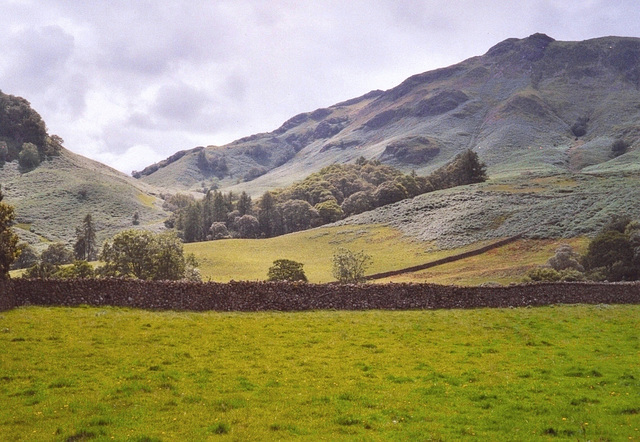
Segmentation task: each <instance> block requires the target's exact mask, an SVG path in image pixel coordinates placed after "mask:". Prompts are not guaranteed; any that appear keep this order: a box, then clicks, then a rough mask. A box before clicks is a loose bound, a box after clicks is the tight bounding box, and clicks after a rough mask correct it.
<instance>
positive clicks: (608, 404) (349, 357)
mask: <svg viewBox="0 0 640 442" xmlns="http://www.w3.org/2000/svg"><path fill="white" fill-rule="evenodd" d="M639 314H640V310H639V308H638V307H637V306H606V305H600V306H555V307H544V308H533V309H477V310H456V311H445V310H441V311H409V312H380V311H368V312H306V313H293V314H284V313H255V314H238V313H199V314H196V313H175V312H164V313H160V312H145V311H136V310H126V309H116V308H74V309H70V308H34V307H31V308H20V309H16V310H12V311H8V312H3V313H1V314H0V362H1V363H0V401H1V402H2V404H3V406H2V407H0V433H1V434H2V435H3V438H6V439H7V440H59V441H65V440H87V439H96V440H111V439H115V440H138V441H142V440H157V441H160V440H205V439H208V438H218V437H221V438H228V439H235V440H273V439H288V438H292V437H305V438H308V439H319V438H326V439H334V440H335V439H345V438H351V439H368V440H371V439H373V440H377V439H386V440H389V439H398V440H414V439H425V438H426V439H433V440H459V439H464V438H467V437H473V436H475V437H477V438H479V439H482V440H512V439H514V438H515V439H522V440H528V439H532V438H534V439H535V438H549V437H558V438H564V439H570V440H576V439H580V440H582V439H585V440H633V439H637V438H638V437H639V436H640V433H639V431H640V426H639V425H638V418H637V416H638V413H640V409H638V401H637V392H638V389H639V388H640V384H639V379H640V369H639V368H638V364H637V354H638V352H639V351H640V342H639V341H638V336H637V332H636V327H635V326H636V325H637V324H636V322H637V317H638V315H639Z"/></svg>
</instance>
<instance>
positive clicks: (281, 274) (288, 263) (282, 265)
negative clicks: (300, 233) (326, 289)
mask: <svg viewBox="0 0 640 442" xmlns="http://www.w3.org/2000/svg"><path fill="white" fill-rule="evenodd" d="M303 266H304V264H302V263H301V262H296V261H292V260H290V259H276V260H275V261H273V265H272V266H271V267H269V270H268V271H267V280H268V281H304V282H307V275H305V274H304V270H303V268H302V267H303Z"/></svg>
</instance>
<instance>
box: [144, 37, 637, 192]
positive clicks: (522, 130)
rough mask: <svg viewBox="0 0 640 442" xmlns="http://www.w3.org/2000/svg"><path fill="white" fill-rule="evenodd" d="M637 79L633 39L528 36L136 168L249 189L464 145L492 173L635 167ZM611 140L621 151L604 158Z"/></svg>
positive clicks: (421, 162)
mask: <svg viewBox="0 0 640 442" xmlns="http://www.w3.org/2000/svg"><path fill="white" fill-rule="evenodd" d="M639 86H640V39H636V38H621V37H604V38H598V39H593V40H587V41H582V42H561V41H555V40H553V39H552V38H550V37H548V36H546V35H542V34H534V35H532V36H530V37H528V38H525V39H508V40H505V41H503V42H501V43H499V44H497V45H496V46H494V47H493V48H491V49H490V50H489V51H488V52H487V53H486V54H484V55H483V56H479V57H474V58H471V59H468V60H465V61H463V62H461V63H459V64H457V65H454V66H450V67H447V68H443V69H438V70H435V71H430V72H426V73H423V74H419V75H415V76H413V77H411V78H409V79H407V80H406V81H404V82H403V83H402V84H400V85H398V86H397V87H395V88H393V89H390V90H387V91H373V92H371V93H369V94H366V95H364V96H363V97H360V98H356V99H353V100H349V101H346V102H343V103H339V104H336V105H334V106H331V107H329V108H325V109H318V110H316V111H313V112H309V113H304V114H300V115H297V116H295V117H293V118H291V119H290V120H289V121H287V122H285V123H284V124H283V125H282V126H281V127H280V128H279V129H277V130H275V131H273V132H270V133H264V134H256V135H253V136H250V137H246V138H243V139H241V140H238V141H235V142H233V143H231V144H229V145H226V146H221V147H214V146H209V147H206V148H197V149H193V150H191V151H186V152H182V153H181V155H174V156H173V157H172V158H169V159H167V160H165V161H164V162H163V163H161V164H156V165H153V166H150V167H149V168H147V169H145V170H143V171H141V172H139V173H137V174H136V176H138V177H139V178H140V179H141V180H142V181H144V182H147V183H151V184H154V185H162V186H166V187H170V188H174V189H183V190H186V189H198V188H201V187H203V183H204V185H205V186H209V185H211V184H216V185H218V186H220V187H223V188H229V189H233V190H246V191H247V192H249V193H250V194H254V195H257V194H260V193H261V192H263V191H264V190H267V189H272V188H274V187H283V186H286V185H288V184H291V183H292V182H295V181H298V180H300V179H302V178H304V177H305V176H307V175H309V174H310V173H312V172H315V171H317V170H319V169H321V168H322V167H324V166H327V165H330V164H333V163H343V162H350V161H353V160H355V159H356V158H358V157H360V156H365V157H366V158H376V159H380V160H382V161H383V162H386V163H389V164H393V165H395V166H398V167H400V168H402V169H404V170H406V171H408V170H416V172H418V173H419V174H427V173H429V172H430V171H433V170H434V169H436V168H437V167H439V166H442V165H443V164H445V163H446V162H447V161H449V160H450V159H451V158H453V157H454V156H455V155H456V154H458V153H459V152H461V151H462V150H464V149H468V148H471V149H473V150H475V151H476V152H478V153H479V155H480V156H481V159H482V160H483V161H485V162H486V163H487V165H488V166H489V173H490V174H491V175H493V176H496V175H501V176H506V175H514V174H516V175H517V174H518V173H521V172H544V173H547V174H553V173H564V172H568V171H570V172H577V171H581V170H585V169H587V170H589V169H592V168H594V167H595V168H601V169H602V170H611V169H613V170H617V167H618V165H619V164H623V165H624V168H625V169H626V170H637V168H638V167H637V165H638V163H637V161H636V159H637V156H636V154H635V152H634V150H635V149H636V147H637V146H638V142H637V141H636V140H637V136H638V134H639V133H640V123H638V121H640V119H639V118H638V117H639V116H640V105H638V103H639V102H640V91H639ZM579 122H581V125H582V131H581V130H577V124H578V123H579ZM578 126H579V125H578ZM616 140H623V141H625V142H626V143H627V144H628V149H627V151H628V152H629V153H625V154H623V155H622V156H621V157H619V158H617V159H616V160H612V155H611V145H612V144H613V142H614V141H616ZM626 156H631V157H632V158H631V160H626V159H625V157H626ZM612 162H613V164H610V163H612Z"/></svg>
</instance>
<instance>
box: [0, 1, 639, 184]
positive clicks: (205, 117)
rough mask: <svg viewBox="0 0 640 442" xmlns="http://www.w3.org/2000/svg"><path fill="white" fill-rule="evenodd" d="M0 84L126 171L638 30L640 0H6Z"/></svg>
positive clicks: (72, 139)
mask: <svg viewBox="0 0 640 442" xmlns="http://www.w3.org/2000/svg"><path fill="white" fill-rule="evenodd" d="M0 17H2V25H3V26H2V32H0V48H1V50H0V90H2V91H3V92H4V93H8V94H12V95H19V96H22V97H24V98H26V99H27V100H29V101H30V102H31V104H32V106H33V107H34V108H35V109H36V110H37V111H38V112H39V113H40V114H41V115H42V117H43V119H44V120H45V122H46V123H47V126H48V129H49V133H51V134H58V135H60V136H61V137H62V138H64V140H65V146H66V147H67V148H68V149H70V150H72V151H73V152H76V153H79V154H81V155H85V156H87V157H90V158H93V159H96V160H98V161H101V162H103V163H106V164H108V165H110V166H112V167H115V168H116V169H119V170H122V171H124V172H126V173H130V172H131V171H132V170H134V169H135V170H140V169H142V168H144V167H145V166H148V165H149V164H151V163H153V162H156V161H159V160H161V159H163V158H166V157H167V156H169V155H171V154H172V153H174V152H176V151H178V150H182V149H190V148H192V147H196V146H200V145H211V144H213V145H223V144H226V143H228V142H231V141H233V140H235V139H237V138H240V137H243V136H247V135H251V134H254V133H258V132H268V131H271V130H274V129H276V128H278V127H279V126H280V125H281V124H282V123H283V122H284V121H285V120H287V119H289V118H290V117H292V116H294V115H296V114H298V113H300V112H306V111H312V110H315V109H317V108H319V107H326V106H330V105H332V104H335V103H337V102H339V101H344V100H346V99H349V98H353V97H356V96H360V95H362V94H364V93H366V92H368V91H370V90H373V89H389V88H391V87H393V86H395V85H397V84H398V83H400V82H401V81H403V80H404V79H405V78H407V77H409V76H411V75H413V74H417V73H420V72H425V71H428V70H431V69H435V68H438V67H444V66H449V65H451V64H454V63H457V62H459V61H462V60H464V59H466V58H469V57H472V56H475V55H481V54H484V53H485V52H486V51H487V50H488V49H489V48H490V47H491V46H493V45H495V44H496V43H498V42H500V41H502V40H504V39H506V38H510V37H518V38H523V37H527V36H528V35H530V34H533V33H535V32H542V33H545V34H547V35H549V36H550V37H553V38H555V39H556V40H585V39H589V38H595V37H602V36H607V35H618V36H630V37H640V5H639V4H638V1H637V0H602V1H600V0H580V1H573V0H518V1H515V0H484V1H477V0H424V1H420V0H368V1H364V0H362V1H361V0H336V1H333V0H290V1H286V0H229V1H225V0H216V1H213V0H211V1H205V0H202V1H192V0H184V1H177V0H173V1H172V0H108V1H107V0H104V1H97V0H95V1H92V0H82V1H80V0H50V1H49V0H0Z"/></svg>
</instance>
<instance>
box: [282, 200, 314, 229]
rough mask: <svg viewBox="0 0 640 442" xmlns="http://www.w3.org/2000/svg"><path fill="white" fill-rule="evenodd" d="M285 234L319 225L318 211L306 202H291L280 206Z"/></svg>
mask: <svg viewBox="0 0 640 442" xmlns="http://www.w3.org/2000/svg"><path fill="white" fill-rule="evenodd" d="M279 209H280V213H281V214H282V224H283V227H284V233H291V232H297V231H300V230H306V229H309V228H311V227H315V226H317V225H319V220H320V215H319V214H318V211H317V210H316V209H314V208H313V206H311V204H309V203H308V202H306V201H303V200H289V201H286V202H285V203H283V204H280V205H279Z"/></svg>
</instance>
